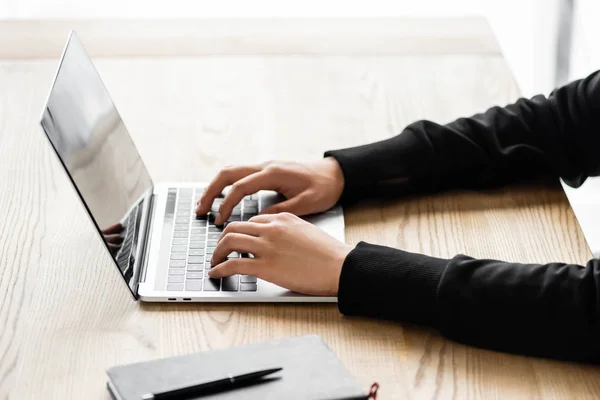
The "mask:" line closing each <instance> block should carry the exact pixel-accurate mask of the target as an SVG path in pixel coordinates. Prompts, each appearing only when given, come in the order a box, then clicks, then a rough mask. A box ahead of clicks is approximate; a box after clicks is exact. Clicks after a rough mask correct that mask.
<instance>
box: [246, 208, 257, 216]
mask: <svg viewBox="0 0 600 400" xmlns="http://www.w3.org/2000/svg"><path fill="white" fill-rule="evenodd" d="M244 214H258V207H244Z"/></svg>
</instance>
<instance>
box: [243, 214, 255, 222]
mask: <svg viewBox="0 0 600 400" xmlns="http://www.w3.org/2000/svg"><path fill="white" fill-rule="evenodd" d="M252 217H256V214H244V215H243V216H242V221H249V220H250V218H252Z"/></svg>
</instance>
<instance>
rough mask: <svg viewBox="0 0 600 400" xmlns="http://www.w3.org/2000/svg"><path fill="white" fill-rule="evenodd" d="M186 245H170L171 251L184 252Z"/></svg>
mask: <svg viewBox="0 0 600 400" xmlns="http://www.w3.org/2000/svg"><path fill="white" fill-rule="evenodd" d="M186 252H187V246H171V253H186Z"/></svg>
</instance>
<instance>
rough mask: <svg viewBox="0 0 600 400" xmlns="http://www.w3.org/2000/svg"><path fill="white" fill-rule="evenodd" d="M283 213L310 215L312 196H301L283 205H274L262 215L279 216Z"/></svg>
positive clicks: (264, 210) (283, 202) (288, 200)
mask: <svg viewBox="0 0 600 400" xmlns="http://www.w3.org/2000/svg"><path fill="white" fill-rule="evenodd" d="M282 212H289V213H291V214H295V215H306V214H310V212H311V211H310V196H309V195H307V194H300V195H298V196H295V197H292V198H291V199H287V200H285V201H282V202H281V203H277V204H273V205H272V206H269V207H267V208H265V209H263V210H262V211H261V212H260V214H279V213H282Z"/></svg>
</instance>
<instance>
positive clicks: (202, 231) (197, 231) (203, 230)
mask: <svg viewBox="0 0 600 400" xmlns="http://www.w3.org/2000/svg"><path fill="white" fill-rule="evenodd" d="M191 233H192V235H205V234H206V228H205V227H202V228H196V227H192V231H191Z"/></svg>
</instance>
